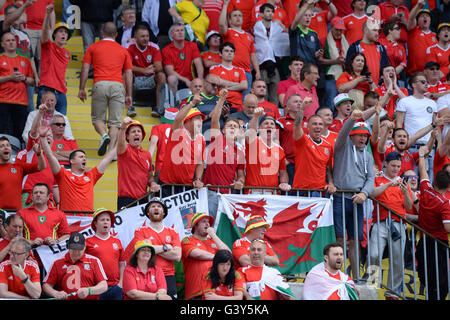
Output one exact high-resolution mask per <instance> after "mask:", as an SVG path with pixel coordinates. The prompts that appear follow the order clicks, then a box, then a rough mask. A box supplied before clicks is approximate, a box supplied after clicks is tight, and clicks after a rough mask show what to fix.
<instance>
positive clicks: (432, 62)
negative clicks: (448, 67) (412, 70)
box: [423, 61, 441, 70]
mask: <svg viewBox="0 0 450 320" xmlns="http://www.w3.org/2000/svg"><path fill="white" fill-rule="evenodd" d="M433 67H438V68H439V69H440V68H441V65H440V64H439V63H437V62H436V61H428V62H427V63H426V64H425V67H424V68H423V69H424V70H425V69H431V68H433Z"/></svg>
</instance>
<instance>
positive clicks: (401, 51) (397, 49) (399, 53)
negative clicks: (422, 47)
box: [379, 21, 406, 77]
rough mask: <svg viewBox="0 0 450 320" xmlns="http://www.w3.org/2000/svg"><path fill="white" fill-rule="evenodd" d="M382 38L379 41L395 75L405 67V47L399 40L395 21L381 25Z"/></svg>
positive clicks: (398, 29) (398, 30) (398, 28)
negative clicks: (384, 49)
mask: <svg viewBox="0 0 450 320" xmlns="http://www.w3.org/2000/svg"><path fill="white" fill-rule="evenodd" d="M383 34H384V35H385V37H384V38H380V40H379V41H380V43H381V44H382V45H383V46H384V47H385V48H386V53H387V56H388V60H389V63H390V64H391V65H392V66H393V67H394V68H395V74H396V77H399V76H400V73H401V72H402V71H403V70H404V69H405V68H406V49H405V47H404V44H403V43H401V42H399V40H400V25H399V24H398V23H397V22H395V21H390V22H387V23H385V24H384V25H383Z"/></svg>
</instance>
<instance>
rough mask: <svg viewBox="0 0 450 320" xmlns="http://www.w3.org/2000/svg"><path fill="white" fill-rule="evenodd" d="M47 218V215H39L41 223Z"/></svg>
mask: <svg viewBox="0 0 450 320" xmlns="http://www.w3.org/2000/svg"><path fill="white" fill-rule="evenodd" d="M45 220H47V217H46V216H39V217H38V221H39V223H44V222H45Z"/></svg>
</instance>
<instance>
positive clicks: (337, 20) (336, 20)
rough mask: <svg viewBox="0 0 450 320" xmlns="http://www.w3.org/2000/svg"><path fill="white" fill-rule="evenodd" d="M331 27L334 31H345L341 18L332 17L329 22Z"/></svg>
mask: <svg viewBox="0 0 450 320" xmlns="http://www.w3.org/2000/svg"><path fill="white" fill-rule="evenodd" d="M330 23H331V25H332V26H333V27H335V28H336V29H340V30H345V29H346V28H345V24H344V20H343V19H342V18H341V17H334V18H333V19H331V21H330Z"/></svg>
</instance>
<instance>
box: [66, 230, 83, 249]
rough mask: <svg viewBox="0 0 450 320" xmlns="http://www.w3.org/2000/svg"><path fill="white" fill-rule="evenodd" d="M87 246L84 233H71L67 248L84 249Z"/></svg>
mask: <svg viewBox="0 0 450 320" xmlns="http://www.w3.org/2000/svg"><path fill="white" fill-rule="evenodd" d="M85 247H86V239H85V238H84V236H83V234H82V233H79V232H75V233H72V234H71V235H70V238H69V241H68V242H67V249H72V250H83V249H84V248H85Z"/></svg>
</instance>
